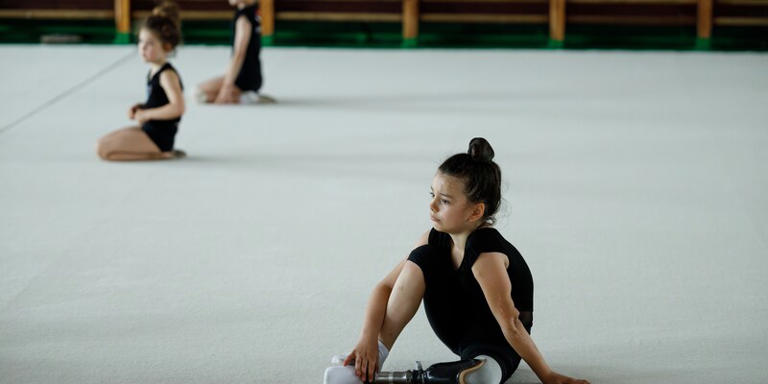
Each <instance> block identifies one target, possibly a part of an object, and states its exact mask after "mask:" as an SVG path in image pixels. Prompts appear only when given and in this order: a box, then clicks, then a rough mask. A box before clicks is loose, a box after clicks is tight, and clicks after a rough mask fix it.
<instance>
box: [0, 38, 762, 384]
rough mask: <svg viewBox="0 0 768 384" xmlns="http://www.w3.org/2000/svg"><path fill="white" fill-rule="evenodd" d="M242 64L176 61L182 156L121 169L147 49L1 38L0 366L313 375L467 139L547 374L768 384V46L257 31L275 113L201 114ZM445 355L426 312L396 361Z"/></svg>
mask: <svg viewBox="0 0 768 384" xmlns="http://www.w3.org/2000/svg"><path fill="white" fill-rule="evenodd" d="M228 57H229V51H228V49H227V48H225V47H195V46H189V47H182V48H180V50H179V52H178V54H177V56H176V57H175V58H173V61H172V62H173V64H174V65H175V66H176V67H177V68H178V69H179V72H180V73H181V76H182V79H183V82H184V85H185V87H186V94H187V102H188V109H187V113H186V114H185V115H184V117H183V119H182V122H181V128H180V133H179V135H178V136H177V144H178V147H180V148H182V149H184V150H186V151H187V152H188V154H189V157H188V158H186V159H183V160H180V161H167V162H156V163H108V162H103V161H100V160H99V159H98V158H97V156H96V154H95V152H94V147H95V142H96V140H97V139H98V138H99V137H100V136H101V135H104V134H106V133H108V132H110V131H111V130H114V129H117V128H120V127H123V126H127V125H129V124H130V123H131V122H130V121H128V120H127V119H126V110H127V108H128V107H129V106H130V105H131V104H132V103H134V102H139V101H142V100H143V98H144V97H145V95H144V90H145V85H144V83H143V82H144V76H145V73H146V71H147V66H146V65H145V64H144V63H142V62H141V61H140V60H139V58H138V55H136V54H135V48H134V47H132V46H131V47H127V46H126V47H112V46H67V47H50V46H0V84H2V87H0V383H4V384H5V383H8V384H20V383H57V384H75V383H77V384H89V383H275V384H281V383H286V384H288V383H291V384H299V383H320V382H321V381H322V373H323V369H324V368H325V366H326V365H327V363H328V361H329V359H330V357H331V356H332V355H333V354H336V353H341V352H344V351H347V350H348V349H349V348H351V347H352V346H353V345H354V343H355V341H356V338H357V335H358V332H359V329H360V325H361V320H362V315H363V309H364V305H365V302H366V300H367V298H368V294H369V293H370V290H371V288H372V287H373V285H374V284H375V282H376V281H377V280H378V279H380V278H381V277H382V276H383V275H384V274H385V273H386V272H388V271H389V270H390V269H391V268H392V267H393V266H394V265H395V264H396V263H397V262H398V261H399V260H401V259H402V258H404V257H405V256H406V255H407V254H408V252H409V251H410V248H411V246H412V244H413V242H414V241H415V240H416V239H417V238H418V236H419V235H420V234H421V233H422V232H424V231H425V230H427V229H428V228H429V220H428V214H427V213H428V208H427V203H428V191H429V185H430V182H431V177H432V175H433V173H434V171H435V169H436V167H437V165H438V164H439V163H440V162H441V161H442V160H443V159H444V158H445V157H447V156H448V155H450V154H453V153H455V152H458V151H464V150H465V148H466V144H467V142H468V141H469V139H470V138H472V137H474V136H484V137H486V138H487V139H488V140H489V141H490V142H491V144H492V145H493V146H494V148H495V150H496V153H497V157H496V160H497V161H498V162H499V164H500V165H501V167H502V171H503V176H504V198H505V202H504V206H503V208H502V209H503V212H502V213H501V215H500V222H499V224H498V228H499V230H500V231H501V232H502V233H503V234H504V235H505V236H506V237H507V239H508V240H510V241H511V242H512V243H513V244H515V245H516V246H517V247H518V248H519V249H520V251H521V252H522V253H523V256H524V257H525V258H526V260H527V261H528V264H529V265H530V267H531V269H532V271H533V274H534V281H535V284H536V288H535V289H536V290H535V312H534V322H535V325H534V329H533V336H534V340H535V341H536V342H537V344H538V346H539V348H540V350H541V351H542V353H543V354H544V356H545V358H546V359H547V361H548V362H549V363H550V365H551V366H552V367H554V368H555V369H557V370H559V371H562V372H563V373H566V374H571V375H575V376H580V377H585V378H588V379H590V380H592V382H593V383H637V384H641V383H643V384H646V383H647V384H661V383H664V384H670V383H756V384H757V383H765V382H767V381H768V370H766V366H765V362H766V361H768V325H767V323H766V319H768V295H766V292H768V279H766V270H768V150H766V148H768V108H766V105H767V104H766V102H767V101H768V56H766V55H764V54H749V53H743V54H741V53H740V54H721V53H677V52H662V53H658V52H621V51H608V52H590V51H493V50H478V51H464V50H451V51H440V50H342V49H280V48H267V49H265V51H264V52H263V57H262V58H263V61H264V68H265V78H266V82H265V87H264V92H265V93H267V94H269V95H271V96H273V97H275V98H277V99H278V101H279V103H278V104H276V105H261V106H229V107H218V106H202V105H198V104H195V103H194V101H193V99H192V97H191V94H192V89H193V88H194V85H195V84H197V83H199V82H201V81H203V80H204V79H206V78H208V77H211V76H214V75H217V74H220V73H221V71H223V69H224V66H225V63H226V60H227V59H228ZM453 358H454V357H453V356H452V355H451V353H450V352H449V351H448V350H447V349H446V348H445V347H444V346H443V345H441V344H440V342H439V341H438V340H437V338H436V337H435V336H434V335H433V334H432V332H431V330H430V328H429V326H428V324H427V321H426V318H425V317H424V315H423V312H422V310H420V311H419V314H417V316H416V317H415V318H414V320H413V321H412V323H411V324H410V325H409V326H408V327H407V328H406V330H405V332H404V333H403V334H402V336H401V339H400V340H399V341H398V342H397V344H396V345H395V348H394V349H393V351H392V353H391V355H390V359H389V360H388V362H387V364H386V366H385V368H386V369H390V370H402V369H410V368H412V367H413V362H414V361H415V360H422V361H423V362H424V363H425V365H428V364H431V363H435V362H439V361H445V360H451V359H453ZM510 382H512V383H533V382H536V378H535V376H534V375H533V373H532V372H531V371H530V369H529V368H528V367H527V366H525V365H522V366H521V368H520V370H519V371H518V372H517V373H516V374H515V375H514V376H513V377H512V379H511V380H510Z"/></svg>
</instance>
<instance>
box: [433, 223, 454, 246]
mask: <svg viewBox="0 0 768 384" xmlns="http://www.w3.org/2000/svg"><path fill="white" fill-rule="evenodd" d="M452 241H453V240H452V239H451V235H449V234H447V233H445V232H440V231H438V230H437V229H435V228H432V229H430V230H429V236H428V240H427V243H428V244H429V245H434V246H437V247H451V245H452Z"/></svg>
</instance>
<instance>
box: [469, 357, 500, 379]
mask: <svg viewBox="0 0 768 384" xmlns="http://www.w3.org/2000/svg"><path fill="white" fill-rule="evenodd" d="M475 359H478V360H485V364H483V366H482V367H480V369H478V370H477V371H474V372H470V373H468V374H467V375H466V376H465V381H466V382H467V384H499V382H501V366H500V365H499V363H498V362H497V361H496V360H495V359H494V358H492V357H490V356H486V355H479V356H476V357H475Z"/></svg>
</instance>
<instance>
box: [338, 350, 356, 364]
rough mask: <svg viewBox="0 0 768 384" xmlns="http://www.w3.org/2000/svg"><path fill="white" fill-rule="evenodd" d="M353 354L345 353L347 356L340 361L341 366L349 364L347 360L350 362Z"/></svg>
mask: <svg viewBox="0 0 768 384" xmlns="http://www.w3.org/2000/svg"><path fill="white" fill-rule="evenodd" d="M354 356H355V354H354V353H350V354H349V355H347V358H346V359H344V362H343V363H341V365H342V366H347V365H349V362H350V361H352V357H354Z"/></svg>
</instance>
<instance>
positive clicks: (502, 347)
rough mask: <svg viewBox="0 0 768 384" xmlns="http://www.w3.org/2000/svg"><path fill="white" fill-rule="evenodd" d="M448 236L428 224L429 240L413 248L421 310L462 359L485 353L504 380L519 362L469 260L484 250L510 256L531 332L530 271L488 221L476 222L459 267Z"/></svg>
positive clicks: (517, 298) (515, 293) (515, 292)
mask: <svg viewBox="0 0 768 384" xmlns="http://www.w3.org/2000/svg"><path fill="white" fill-rule="evenodd" d="M452 245H453V241H452V239H451V236H450V235H449V234H447V233H444V232H438V231H437V230H435V229H432V231H430V233H429V243H428V244H427V245H424V246H421V247H418V248H416V249H415V250H413V252H411V255H410V256H409V257H408V260H410V261H412V262H414V263H416V265H418V266H419V267H420V268H421V270H422V272H423V274H424V280H425V284H426V290H425V292H424V310H425V312H426V314H427V319H428V320H429V324H430V325H431V326H432V329H433V330H434V331H435V334H436V335H437V337H438V338H439V339H440V340H441V341H442V342H443V343H444V344H445V345H446V346H447V347H448V348H450V349H451V350H452V351H453V352H454V353H456V354H457V355H459V356H461V358H462V359H469V358H473V357H475V356H478V355H488V356H491V357H493V358H494V359H495V360H497V361H498V362H499V364H500V365H501V368H502V382H504V381H506V380H507V379H508V378H509V377H510V376H511V375H512V373H513V372H514V371H515V370H516V369H517V366H518V365H519V364H520V356H519V355H518V354H517V353H516V352H515V350H514V349H513V348H512V347H511V346H510V345H509V343H508V342H507V340H506V338H505V337H504V334H503V333H502V331H501V327H500V326H499V323H498V322H497V321H496V319H495V318H494V317H493V313H492V312H491V308H490V307H489V306H488V302H487V300H486V298H485V295H484V294H483V291H482V289H481V288H480V284H479V283H478V282H477V280H476V279H475V276H474V274H473V273H472V265H473V264H474V263H475V261H477V257H478V256H479V255H480V254H481V253H484V252H501V253H503V254H505V255H506V256H507V258H508V259H509V267H508V268H507V275H508V276H509V280H510V282H511V283H512V291H511V292H510V295H511V297H512V300H513V301H514V303H515V307H516V308H517V310H518V311H519V312H520V316H519V318H520V320H521V322H522V323H523V325H524V326H525V328H526V330H527V331H528V332H529V333H530V331H531V326H532V325H533V277H532V276H531V271H530V269H529V268H528V265H527V264H526V262H525V260H524V259H523V257H522V255H520V252H518V251H517V249H516V248H515V247H514V246H513V245H512V244H510V243H509V242H508V241H507V240H505V239H504V237H502V236H501V234H500V233H499V232H498V231H497V230H496V229H495V228H491V227H485V228H480V229H477V230H475V231H474V232H472V233H471V234H470V235H469V237H468V238H467V244H466V247H465V250H464V259H463V260H462V262H461V265H460V266H459V268H458V269H455V268H454V267H453V264H452V262H451V247H452Z"/></svg>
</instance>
